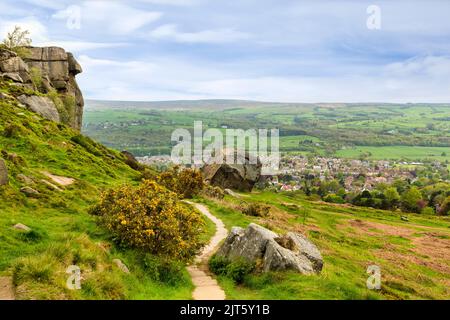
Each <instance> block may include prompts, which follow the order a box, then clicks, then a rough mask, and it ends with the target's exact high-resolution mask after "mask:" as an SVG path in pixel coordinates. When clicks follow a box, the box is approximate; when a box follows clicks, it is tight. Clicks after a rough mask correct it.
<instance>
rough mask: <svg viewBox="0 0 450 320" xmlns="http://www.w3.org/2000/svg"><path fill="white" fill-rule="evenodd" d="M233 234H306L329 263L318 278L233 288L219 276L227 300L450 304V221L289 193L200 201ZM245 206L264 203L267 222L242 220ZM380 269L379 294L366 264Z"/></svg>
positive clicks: (276, 276) (280, 276) (271, 279)
mask: <svg viewBox="0 0 450 320" xmlns="http://www.w3.org/2000/svg"><path fill="white" fill-rule="evenodd" d="M200 201H203V202H204V203H205V204H207V205H208V207H209V208H210V210H211V212H213V213H214V214H215V215H216V216H217V217H219V218H220V219H222V220H223V221H224V223H225V225H226V227H227V228H228V229H230V228H231V227H232V226H241V227H246V226H247V225H248V224H249V223H250V222H256V223H258V224H260V225H262V226H264V227H267V228H269V229H272V230H274V231H276V232H280V233H284V232H287V231H297V232H302V233H304V234H306V235H307V236H308V237H309V238H310V239H311V240H312V241H313V242H314V243H315V244H316V245H317V246H318V248H319V250H320V251H321V252H322V255H323V257H324V269H323V270H322V272H321V274H320V275H312V276H301V275H299V274H297V273H294V272H292V273H289V272H288V273H268V274H252V275H249V276H246V277H245V278H244V281H243V283H241V284H236V283H235V282H234V281H233V280H231V279H230V278H228V277H224V276H221V277H219V282H220V284H221V285H222V287H223V288H224V290H225V292H226V294H227V297H228V298H229V299H449V298H450V290H449V288H450V286H449V283H450V269H449V268H450V259H449V257H450V251H449V250H450V248H449V246H448V241H449V239H450V231H449V227H450V219H449V218H448V217H446V218H444V217H431V216H428V217H423V216H420V215H416V214H405V215H406V216H408V219H409V221H408V222H405V221H402V220H401V219H400V214H399V213H396V212H389V211H382V210H374V209H368V208H357V207H351V206H345V205H330V204H326V203H322V202H313V201H310V200H308V199H307V198H305V196H301V195H298V194H297V195H296V194H293V193H291V194H289V193H284V194H283V193H280V194H276V193H271V192H263V193H259V192H253V193H251V194H242V195H241V198H233V197H230V196H227V198H226V199H225V200H211V199H209V200H206V199H203V200H200ZM241 201H247V202H248V201H255V202H262V203H267V204H269V205H270V206H271V214H270V216H269V217H268V218H255V217H249V216H245V215H243V214H242V213H241V212H240V211H239V210H238V209H237V207H238V204H239V203H240V202H241ZM374 264H375V265H377V266H379V267H380V268H381V274H382V277H381V281H382V287H381V290H379V291H377V290H369V289H367V287H366V280H367V278H368V274H367V273H366V270H367V267H368V266H369V265H374Z"/></svg>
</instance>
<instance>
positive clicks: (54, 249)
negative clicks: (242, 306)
mask: <svg viewBox="0 0 450 320" xmlns="http://www.w3.org/2000/svg"><path fill="white" fill-rule="evenodd" d="M0 90H1V91H2V92H9V93H11V92H10V88H9V86H8V85H7V84H6V83H4V82H1V83H0ZM13 94H14V92H13ZM0 120H1V121H0V151H1V154H0V157H2V158H3V159H4V160H5V162H6V165H7V168H8V176H9V183H8V185H5V186H1V187H0V243H1V245H0V275H9V276H12V277H13V280H14V283H15V285H16V298H17V299H191V293H192V290H193V286H192V283H191V281H190V278H189V276H188V274H187V272H186V269H185V267H184V266H182V267H180V268H179V272H175V273H174V274H173V278H172V279H165V280H158V279H156V278H155V276H154V275H152V274H151V273H149V271H148V270H147V267H146V264H145V261H143V260H142V257H143V256H144V255H143V253H142V252H139V251H137V250H132V249H127V248H120V247H116V246H115V245H114V242H113V239H111V237H110V236H109V234H108V233H107V232H106V231H105V230H104V229H102V228H101V227H99V226H98V225H97V223H96V220H95V217H94V216H91V215H89V214H88V209H89V207H90V206H91V205H93V204H94V203H96V202H97V201H98V199H99V196H100V194H101V193H102V192H103V191H105V190H107V189H109V188H114V187H116V186H118V185H122V184H125V183H126V184H137V183H138V180H139V176H140V173H138V172H136V171H134V170H132V169H131V168H129V167H128V166H127V165H126V164H125V159H124V157H123V156H122V155H121V154H120V153H118V152H117V151H114V150H110V149H107V148H106V147H104V146H102V145H100V144H98V143H96V142H94V141H92V140H90V139H89V138H86V137H82V136H80V135H79V133H78V132H75V131H73V130H72V129H70V128H68V127H66V126H64V125H60V124H56V123H54V122H51V121H47V120H45V119H43V118H41V117H39V116H37V115H36V114H34V113H32V112H29V111H27V110H26V109H23V108H20V107H19V106H17V103H16V102H15V100H14V99H7V100H0ZM44 171H45V172H50V173H52V174H55V175H60V176H65V177H71V178H74V179H75V183H74V184H72V185H70V186H66V187H60V189H62V190H61V191H58V190H53V189H52V188H50V187H48V185H46V184H45V183H44V182H43V180H47V181H48V180H49V178H47V177H46V176H45V175H44ZM20 175H25V176H27V177H29V178H31V179H32V180H33V183H32V184H31V185H30V187H32V188H34V189H35V190H37V191H38V192H39V195H38V197H36V198H30V197H27V196H25V194H23V193H22V192H20V188H22V187H23V186H25V185H26V183H25V182H24V181H23V180H21V178H20ZM50 182H51V181H50ZM17 223H22V224H25V225H27V226H28V227H30V228H31V230H32V231H30V232H24V231H20V230H16V229H14V228H13V226H14V225H15V224H17ZM117 258H118V259H121V260H122V261H123V262H124V263H125V264H126V265H127V266H128V268H129V269H130V273H129V274H125V273H123V272H122V271H121V270H119V269H118V268H117V266H116V265H115V264H114V263H113V262H112V260H113V259H117ZM157 261H158V259H157ZM72 264H75V265H77V266H79V267H80V268H81V273H82V277H83V281H82V289H81V290H69V289H68V288H67V287H66V280H67V278H68V277H69V275H68V274H66V270H67V268H68V267H69V266H70V265H72Z"/></svg>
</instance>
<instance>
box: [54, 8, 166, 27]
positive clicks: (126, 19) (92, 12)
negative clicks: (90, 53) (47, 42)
mask: <svg viewBox="0 0 450 320" xmlns="http://www.w3.org/2000/svg"><path fill="white" fill-rule="evenodd" d="M79 8H80V12H81V28H82V29H86V30H90V31H92V32H94V33H105V32H108V33H110V34H113V35H127V34H130V33H132V32H135V31H137V30H139V29H140V28H142V27H144V26H146V25H147V24H149V23H152V22H154V21H156V20H158V19H159V18H161V16H162V13H161V12H156V11H148V10H143V9H137V8H134V7H132V6H129V5H127V4H125V3H121V2H111V1H98V0H97V1H85V2H83V3H81V4H80V5H79ZM52 17H53V18H54V19H66V18H67V8H65V9H63V10H60V11H58V12H56V13H55V14H53V16H52Z"/></svg>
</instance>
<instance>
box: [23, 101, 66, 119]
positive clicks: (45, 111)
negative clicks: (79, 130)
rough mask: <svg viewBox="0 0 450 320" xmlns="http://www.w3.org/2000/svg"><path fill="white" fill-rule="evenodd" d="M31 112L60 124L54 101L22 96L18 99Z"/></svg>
mask: <svg viewBox="0 0 450 320" xmlns="http://www.w3.org/2000/svg"><path fill="white" fill-rule="evenodd" d="M17 99H18V100H19V102H20V103H22V104H24V105H25V106H26V107H27V108H28V109H30V110H31V111H34V112H36V113H37V114H40V115H41V116H43V117H44V118H46V119H48V120H52V121H56V122H59V121H60V116H59V113H58V109H56V106H55V104H54V103H53V101H52V100H51V99H50V98H48V97H40V96H27V95H21V96H19V97H18V98H17Z"/></svg>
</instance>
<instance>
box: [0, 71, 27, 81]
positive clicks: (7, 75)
mask: <svg viewBox="0 0 450 320" xmlns="http://www.w3.org/2000/svg"><path fill="white" fill-rule="evenodd" d="M0 77H2V78H3V79H9V80H12V81H15V82H20V83H23V79H22V77H21V76H20V74H18V73H13V72H6V73H0Z"/></svg>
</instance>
